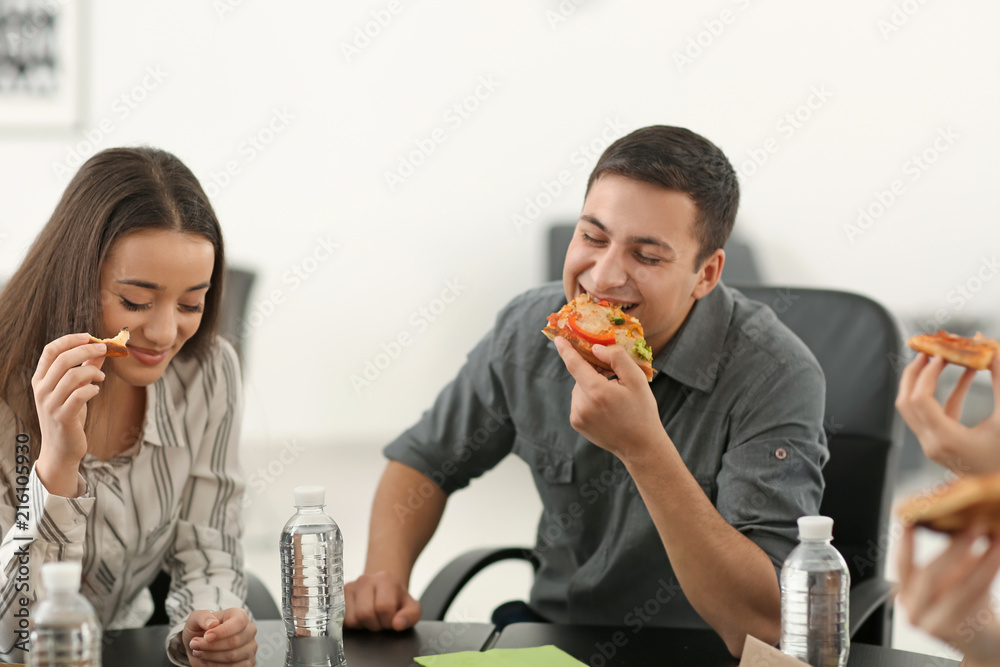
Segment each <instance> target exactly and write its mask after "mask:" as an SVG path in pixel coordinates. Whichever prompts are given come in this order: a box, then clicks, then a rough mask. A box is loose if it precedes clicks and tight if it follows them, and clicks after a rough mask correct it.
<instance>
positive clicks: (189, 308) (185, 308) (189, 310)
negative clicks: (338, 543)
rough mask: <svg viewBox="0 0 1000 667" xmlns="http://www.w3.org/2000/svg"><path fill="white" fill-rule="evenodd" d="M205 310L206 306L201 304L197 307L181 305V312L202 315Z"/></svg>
mask: <svg viewBox="0 0 1000 667" xmlns="http://www.w3.org/2000/svg"><path fill="white" fill-rule="evenodd" d="M204 309H205V306H204V305H203V304H200V303H199V304H198V305H195V306H187V305H185V304H183V303H182V304H181V310H183V311H184V312H185V313H200V312H202V311H203V310H204Z"/></svg>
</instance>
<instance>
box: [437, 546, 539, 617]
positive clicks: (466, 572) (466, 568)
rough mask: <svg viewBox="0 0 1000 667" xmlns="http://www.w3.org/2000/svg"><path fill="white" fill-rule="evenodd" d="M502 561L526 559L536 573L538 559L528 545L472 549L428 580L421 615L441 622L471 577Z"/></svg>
mask: <svg viewBox="0 0 1000 667" xmlns="http://www.w3.org/2000/svg"><path fill="white" fill-rule="evenodd" d="M502 560H526V561H528V562H529V563H531V567H532V568H533V569H534V570H535V571H536V572H537V571H538V566H539V565H540V564H541V559H540V558H539V556H538V554H537V553H535V551H534V549H532V548H530V547H486V548H483V549H473V550H472V551H467V552H465V553H464V554H461V555H460V556H458V557H456V558H455V559H453V560H452V561H451V562H450V563H448V564H447V565H445V566H444V568H442V569H441V571H440V572H438V573H437V575H436V576H435V577H434V579H433V580H431V583H429V584H428V585H427V588H426V589H424V593H423V595H421V596H420V608H421V614H420V618H421V620H424V621H443V620H444V615H445V612H447V611H448V607H450V606H451V603H452V602H453V601H454V600H455V598H456V597H457V596H458V592H459V591H460V590H462V587H463V586H465V584H467V583H468V582H469V580H470V579H472V577H474V576H475V575H476V574H478V573H479V572H480V571H482V570H483V569H485V568H487V567H489V566H490V565H492V564H493V563H497V562H499V561H502Z"/></svg>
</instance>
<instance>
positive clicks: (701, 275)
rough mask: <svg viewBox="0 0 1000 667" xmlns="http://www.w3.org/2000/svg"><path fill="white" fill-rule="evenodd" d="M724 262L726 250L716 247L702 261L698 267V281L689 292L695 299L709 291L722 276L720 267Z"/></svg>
mask: <svg viewBox="0 0 1000 667" xmlns="http://www.w3.org/2000/svg"><path fill="white" fill-rule="evenodd" d="M725 264H726V251H725V250H723V249H722V248H718V249H716V251H715V252H713V253H712V254H711V255H710V256H709V257H708V259H706V260H705V261H704V262H702V265H701V268H700V269H698V271H697V273H698V282H697V283H695V286H694V291H693V292H692V293H691V296H693V297H694V298H695V299H700V298H701V297H703V296H705V295H706V294H708V293H709V292H711V291H712V290H713V289H714V288H715V285H716V283H718V282H719V278H721V277H722V267H723V266H725Z"/></svg>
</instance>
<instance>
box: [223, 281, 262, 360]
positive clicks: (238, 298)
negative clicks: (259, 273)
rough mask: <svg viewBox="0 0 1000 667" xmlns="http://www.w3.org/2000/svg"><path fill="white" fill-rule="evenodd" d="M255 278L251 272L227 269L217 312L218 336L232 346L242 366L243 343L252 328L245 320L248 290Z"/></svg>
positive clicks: (248, 296) (248, 300)
mask: <svg viewBox="0 0 1000 667" xmlns="http://www.w3.org/2000/svg"><path fill="white" fill-rule="evenodd" d="M255 278H256V274H255V273H254V272H253V271H248V270H245V269H238V268H235V267H232V266H230V267H227V268H226V283H225V286H224V288H223V293H222V307H221V309H220V310H219V335H221V336H222V337H223V338H225V339H226V340H228V341H229V342H230V343H232V344H233V348H235V349H236V354H237V355H238V356H239V358H240V361H241V362H242V363H243V364H244V366H245V365H246V361H245V360H244V358H243V342H244V341H245V340H246V338H247V334H248V333H249V331H250V329H251V328H252V323H251V322H248V320H247V313H248V306H249V305H250V290H251V288H252V287H253V283H254V279H255Z"/></svg>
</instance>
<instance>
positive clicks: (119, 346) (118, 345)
mask: <svg viewBox="0 0 1000 667" xmlns="http://www.w3.org/2000/svg"><path fill="white" fill-rule="evenodd" d="M128 337H129V333H128V327H125V328H123V329H122V330H121V331H119V332H118V335H117V336H115V337H114V338H98V337H97V336H91V337H90V342H91V343H104V344H105V345H107V346H108V351H107V352H106V353H105V354H104V356H106V357H127V356H128V347H126V344H127V343H128Z"/></svg>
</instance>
